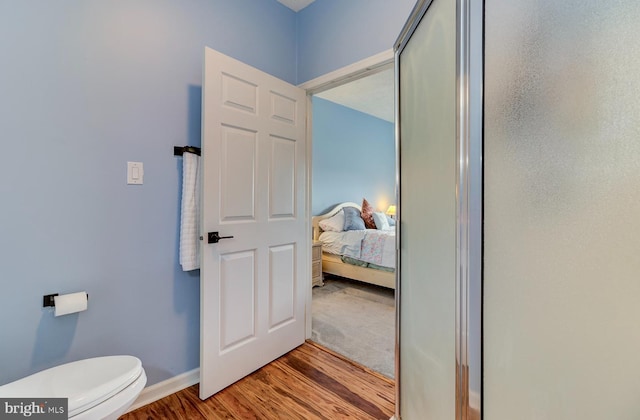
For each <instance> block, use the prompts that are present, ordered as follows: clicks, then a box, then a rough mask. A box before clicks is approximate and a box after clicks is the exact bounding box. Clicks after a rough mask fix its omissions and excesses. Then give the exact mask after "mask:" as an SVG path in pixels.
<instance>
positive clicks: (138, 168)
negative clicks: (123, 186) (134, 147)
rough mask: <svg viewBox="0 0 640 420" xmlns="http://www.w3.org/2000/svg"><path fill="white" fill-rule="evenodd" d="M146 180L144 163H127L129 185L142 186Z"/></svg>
mask: <svg viewBox="0 0 640 420" xmlns="http://www.w3.org/2000/svg"><path fill="white" fill-rule="evenodd" d="M143 178H144V167H143V166H142V162H127V184H130V185H140V184H142V181H143Z"/></svg>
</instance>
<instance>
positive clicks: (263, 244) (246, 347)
mask: <svg viewBox="0 0 640 420" xmlns="http://www.w3.org/2000/svg"><path fill="white" fill-rule="evenodd" d="M202 95H203V112H202V156H203V162H204V163H203V171H202V194H203V195H202V232H203V245H202V262H201V271H200V283H201V286H200V293H201V297H200V305H201V307H200V311H201V319H200V324H201V325H200V341H201V344H200V398H202V399H205V398H207V397H209V396H211V395H213V394H215V393H216V392H218V391H220V390H221V389H223V388H225V387H226V386H228V385H230V384H232V383H233V382H235V381H237V380H238V379H240V378H242V377H244V376H246V375H247V374H249V373H251V372H253V371H254V370H256V369H258V368H260V367H261V366H263V365H265V364H267V363H269V362H271V361H272V360H274V359H276V358H277V357H279V356H281V355H282V354H284V353H286V352H288V351H290V350H291V349H293V348H295V347H297V346H298V345H300V344H302V343H303V342H304V339H305V318H304V317H305V298H306V293H307V289H308V288H309V287H310V281H309V279H307V278H306V274H307V271H308V267H307V264H308V261H307V260H308V258H307V254H308V253H309V250H308V244H307V235H306V231H307V229H306V227H305V226H306V217H305V214H306V204H305V203H306V201H305V200H306V184H307V182H306V161H305V158H306V139H305V133H306V131H305V130H306V129H305V120H306V117H305V115H306V109H305V108H306V98H305V92H304V91H303V90H302V89H300V88H297V87H295V86H293V85H290V84H288V83H286V82H283V81H282V80H279V79H277V78H275V77H273V76H271V75H268V74H266V73H263V72H261V71H259V70H257V69H255V68H253V67H250V66H248V65H246V64H244V63H242V62H239V61H237V60H235V59H232V58H230V57H227V56H225V55H223V54H221V53H219V52H217V51H214V50H212V49H209V48H207V49H205V65H204V80H203V92H202ZM209 232H218V236H220V237H226V236H232V238H223V239H219V241H218V242H217V243H209V240H208V239H209V236H214V235H208V233H209Z"/></svg>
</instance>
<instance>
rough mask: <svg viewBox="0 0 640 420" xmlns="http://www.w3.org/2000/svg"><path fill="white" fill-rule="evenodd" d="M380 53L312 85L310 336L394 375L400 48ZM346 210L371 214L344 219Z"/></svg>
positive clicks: (393, 376)
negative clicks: (350, 222) (396, 58)
mask: <svg viewBox="0 0 640 420" xmlns="http://www.w3.org/2000/svg"><path fill="white" fill-rule="evenodd" d="M372 59H373V58H372ZM378 60H379V61H378V62H377V63H374V64H369V65H366V66H364V68H363V69H361V70H359V71H356V72H355V73H354V72H352V73H351V74H347V75H345V76H343V77H341V78H334V80H332V81H328V82H327V83H324V84H323V85H322V86H320V87H318V88H316V89H308V90H307V92H308V94H309V101H308V102H309V104H308V105H309V109H310V112H309V115H311V122H312V124H310V125H312V128H311V129H310V130H308V135H309V136H310V138H311V139H312V141H311V143H312V146H311V149H312V153H311V159H310V167H311V173H310V178H311V184H310V206H309V207H310V209H311V214H312V224H313V231H314V233H313V241H314V244H313V258H312V268H313V269H312V271H313V274H314V276H313V277H314V279H313V286H312V287H313V289H312V292H311V296H310V302H309V303H310V305H308V306H309V308H308V310H307V314H308V318H309V319H310V320H311V322H310V324H311V325H310V326H309V325H308V331H307V337H309V338H310V339H311V340H312V341H315V342H317V343H319V344H321V345H323V346H325V347H327V348H329V349H330V350H332V351H334V352H336V353H338V354H340V355H342V356H344V357H346V358H348V359H350V360H353V361H354V362H356V363H359V364H361V365H363V366H365V367H367V368H369V369H370V370H372V371H374V372H378V373H380V374H382V375H384V376H386V377H388V378H390V379H394V378H395V365H396V362H395V360H396V356H395V351H396V332H395V330H396V315H395V314H396V312H395V306H396V305H395V255H396V252H395V247H396V241H395V227H394V226H393V225H394V223H395V220H394V218H393V216H394V215H393V214H392V213H393V211H392V210H393V206H395V204H396V155H395V153H396V151H395V126H394V115H395V111H394V68H393V54H392V53H391V52H389V53H388V56H387V58H386V59H382V60H380V57H378ZM365 200H366V202H365ZM367 205H368V207H367ZM347 207H349V208H352V209H353V208H355V209H356V210H355V212H354V211H352V210H346V209H345V208H347ZM345 212H346V213H350V214H353V213H355V214H356V216H355V217H356V221H357V222H359V221H362V222H365V220H366V221H367V223H365V224H364V225H362V226H360V225H357V226H345V224H344V215H345V214H346V213H345ZM358 213H359V214H358ZM348 217H351V216H348ZM367 219H368V220H367ZM376 222H377V223H376ZM345 227H348V228H349V230H346V231H345V229H344V228H345ZM361 228H362V229H361ZM367 228H368V229H367ZM363 245H364V247H365V250H364V251H363V248H362V246H363ZM320 267H322V268H320ZM320 272H321V273H322V274H321V275H320ZM319 276H320V277H319Z"/></svg>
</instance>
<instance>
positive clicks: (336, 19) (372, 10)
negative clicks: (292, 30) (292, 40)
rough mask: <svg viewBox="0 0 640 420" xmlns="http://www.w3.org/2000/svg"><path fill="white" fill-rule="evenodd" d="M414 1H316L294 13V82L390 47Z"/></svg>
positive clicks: (302, 81) (313, 76) (304, 80)
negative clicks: (296, 55)
mask: <svg viewBox="0 0 640 420" xmlns="http://www.w3.org/2000/svg"><path fill="white" fill-rule="evenodd" d="M415 3H416V0H393V1H389V0H349V1H344V0H316V1H315V2H313V3H311V5H309V6H307V7H306V8H304V9H302V10H301V11H300V12H298V16H297V20H298V22H297V39H298V46H297V48H298V73H297V74H298V84H300V83H304V82H306V81H309V80H311V79H314V78H316V77H318V76H322V75H324V74H326V73H329V72H331V71H333V70H337V69H339V68H342V67H344V66H347V65H349V64H353V63H355V62H357V61H359V60H362V59H364V58H367V57H371V56H372V55H375V54H378V53H380V52H383V51H386V50H389V49H391V48H393V43H394V42H395V41H396V39H397V38H398V35H400V31H401V30H402V27H403V26H404V24H405V22H406V21H407V19H408V17H409V15H410V14H411V11H412V10H413V6H414V5H415Z"/></svg>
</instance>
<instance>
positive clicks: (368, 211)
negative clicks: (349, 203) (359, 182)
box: [360, 198, 376, 229]
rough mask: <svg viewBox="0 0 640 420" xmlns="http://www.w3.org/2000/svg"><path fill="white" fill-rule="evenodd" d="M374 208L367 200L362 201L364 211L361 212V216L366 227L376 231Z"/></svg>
mask: <svg viewBox="0 0 640 420" xmlns="http://www.w3.org/2000/svg"><path fill="white" fill-rule="evenodd" d="M373 212H374V210H373V207H371V204H369V202H368V201H367V199H366V198H363V199H362V211H361V212H360V216H361V217H362V220H364V227H366V228H367V229H375V228H376V222H375V221H374V220H373Z"/></svg>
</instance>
